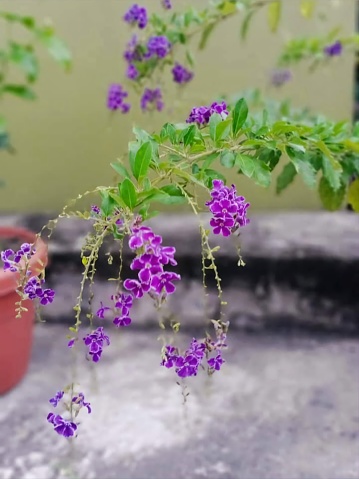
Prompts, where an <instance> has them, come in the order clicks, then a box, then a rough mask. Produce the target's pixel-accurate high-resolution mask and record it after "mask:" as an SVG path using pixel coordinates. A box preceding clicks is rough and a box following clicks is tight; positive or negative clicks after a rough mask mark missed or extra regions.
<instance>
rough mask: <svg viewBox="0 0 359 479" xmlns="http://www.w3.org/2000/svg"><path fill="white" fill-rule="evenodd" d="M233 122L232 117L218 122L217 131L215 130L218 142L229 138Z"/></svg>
mask: <svg viewBox="0 0 359 479" xmlns="http://www.w3.org/2000/svg"><path fill="white" fill-rule="evenodd" d="M212 116H213V115H212ZM231 124H232V120H231V118H228V120H222V121H221V122H220V123H218V125H217V126H216V131H215V141H216V142H217V141H220V140H226V139H227V138H228V136H229V133H230V131H231Z"/></svg>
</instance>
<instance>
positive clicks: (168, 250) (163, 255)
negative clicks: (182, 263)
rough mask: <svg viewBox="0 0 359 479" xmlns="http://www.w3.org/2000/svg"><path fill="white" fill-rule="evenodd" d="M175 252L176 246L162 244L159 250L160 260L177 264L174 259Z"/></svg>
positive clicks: (173, 264)
mask: <svg viewBox="0 0 359 479" xmlns="http://www.w3.org/2000/svg"><path fill="white" fill-rule="evenodd" d="M175 252H176V248H175V247H174V246H162V247H161V248H160V251H159V256H160V262H161V263H162V264H170V265H172V266H176V265H177V261H176V260H175V259H174V254H175Z"/></svg>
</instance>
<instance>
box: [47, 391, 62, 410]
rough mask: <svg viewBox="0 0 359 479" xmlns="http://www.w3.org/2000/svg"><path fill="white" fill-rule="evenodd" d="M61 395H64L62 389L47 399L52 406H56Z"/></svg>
mask: <svg viewBox="0 0 359 479" xmlns="http://www.w3.org/2000/svg"><path fill="white" fill-rule="evenodd" d="M63 395H64V391H58V392H57V393H56V394H55V396H54V397H52V398H51V399H49V403H50V404H52V405H53V406H54V407H56V406H57V405H58V403H59V402H60V401H61V399H62V398H63Z"/></svg>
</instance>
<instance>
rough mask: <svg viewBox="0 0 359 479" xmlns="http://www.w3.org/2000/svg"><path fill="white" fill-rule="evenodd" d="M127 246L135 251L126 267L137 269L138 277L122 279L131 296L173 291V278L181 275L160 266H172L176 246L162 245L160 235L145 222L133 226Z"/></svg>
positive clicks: (176, 279) (174, 264)
mask: <svg viewBox="0 0 359 479" xmlns="http://www.w3.org/2000/svg"><path fill="white" fill-rule="evenodd" d="M129 247H130V248H131V249H132V250H133V251H135V252H136V254H137V256H136V258H135V259H134V260H133V261H132V263H131V266H130V267H131V269H132V270H137V271H138V279H126V280H125V281H124V283H123V285H124V288H125V289H126V290H127V291H130V292H131V293H132V295H133V296H134V297H135V298H141V297H142V296H143V295H144V293H151V294H155V295H157V296H160V297H161V298H162V299H164V298H165V297H166V295H168V294H172V293H174V292H175V289H176V287H175V285H174V284H173V281H178V280H180V279H181V277H180V275H179V274H177V273H173V272H170V271H164V266H166V265H172V266H176V264H177V262H176V260H175V259H174V254H175V252H176V249H175V248H174V247H173V246H162V237H161V236H159V235H156V234H155V233H154V232H153V231H152V229H151V228H149V227H148V226H140V227H136V228H133V230H132V235H131V236H130V239H129Z"/></svg>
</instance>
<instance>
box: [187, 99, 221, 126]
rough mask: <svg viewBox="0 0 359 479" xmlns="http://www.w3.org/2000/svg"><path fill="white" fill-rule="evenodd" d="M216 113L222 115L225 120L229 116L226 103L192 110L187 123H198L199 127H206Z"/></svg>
mask: <svg viewBox="0 0 359 479" xmlns="http://www.w3.org/2000/svg"><path fill="white" fill-rule="evenodd" d="M214 113H218V114H219V115H221V117H222V119H223V120H225V119H226V118H227V116H228V110H227V105H226V103H225V102H224V101H222V102H221V103H217V102H216V101H215V102H214V103H212V105H211V106H198V107H195V108H192V110H191V113H190V114H189V117H188V118H187V120H186V123H198V124H199V125H206V124H207V123H208V122H209V120H210V118H211V116H212V115H213V114H214Z"/></svg>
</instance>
